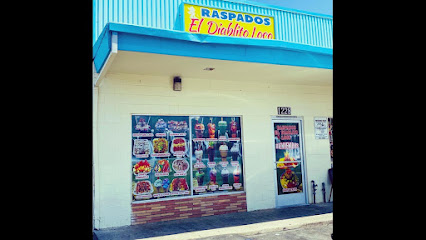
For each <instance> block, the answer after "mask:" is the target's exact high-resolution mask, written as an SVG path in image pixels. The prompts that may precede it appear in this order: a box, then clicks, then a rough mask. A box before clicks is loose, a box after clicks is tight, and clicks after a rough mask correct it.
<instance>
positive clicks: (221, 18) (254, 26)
mask: <svg viewBox="0 0 426 240" xmlns="http://www.w3.org/2000/svg"><path fill="white" fill-rule="evenodd" d="M183 24H184V31H185V32H189V33H196V34H209V35H219V36H228V37H242V38H260V39H275V25H274V18H273V17H271V16H262V15H255V14H249V13H243V12H235V11H229V10H226V9H218V8H211V7H205V6H198V5H191V4H184V7H183Z"/></svg>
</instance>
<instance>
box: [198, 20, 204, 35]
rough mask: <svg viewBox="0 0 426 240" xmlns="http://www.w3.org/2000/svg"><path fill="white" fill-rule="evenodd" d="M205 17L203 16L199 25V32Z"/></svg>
mask: <svg viewBox="0 0 426 240" xmlns="http://www.w3.org/2000/svg"><path fill="white" fill-rule="evenodd" d="M203 22H204V18H201V21H200V24H199V25H198V32H200V28H201V24H203Z"/></svg>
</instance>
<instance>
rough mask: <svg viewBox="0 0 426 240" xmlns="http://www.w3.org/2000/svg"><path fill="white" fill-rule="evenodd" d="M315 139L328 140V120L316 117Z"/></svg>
mask: <svg viewBox="0 0 426 240" xmlns="http://www.w3.org/2000/svg"><path fill="white" fill-rule="evenodd" d="M314 128H315V139H327V137H328V133H327V118H326V117H314Z"/></svg>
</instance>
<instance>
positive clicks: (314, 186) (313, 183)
mask: <svg viewBox="0 0 426 240" xmlns="http://www.w3.org/2000/svg"><path fill="white" fill-rule="evenodd" d="M311 183H312V190H313V194H314V204H315V203H316V201H315V191H316V190H317V189H316V187H317V186H318V184H315V181H314V180H312V181H311Z"/></svg>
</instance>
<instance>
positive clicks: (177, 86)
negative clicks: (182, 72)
mask: <svg viewBox="0 0 426 240" xmlns="http://www.w3.org/2000/svg"><path fill="white" fill-rule="evenodd" d="M181 90H182V78H180V77H179V76H176V77H174V78H173V91H181Z"/></svg>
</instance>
